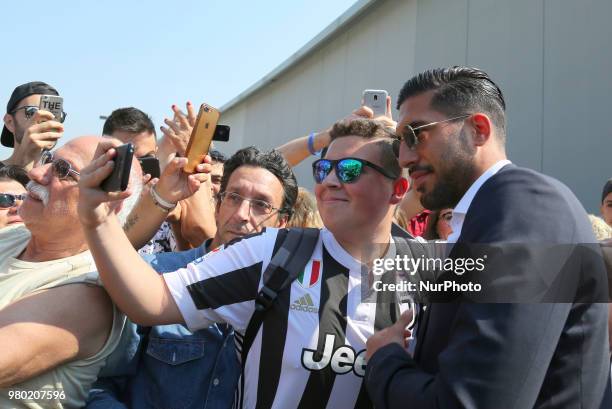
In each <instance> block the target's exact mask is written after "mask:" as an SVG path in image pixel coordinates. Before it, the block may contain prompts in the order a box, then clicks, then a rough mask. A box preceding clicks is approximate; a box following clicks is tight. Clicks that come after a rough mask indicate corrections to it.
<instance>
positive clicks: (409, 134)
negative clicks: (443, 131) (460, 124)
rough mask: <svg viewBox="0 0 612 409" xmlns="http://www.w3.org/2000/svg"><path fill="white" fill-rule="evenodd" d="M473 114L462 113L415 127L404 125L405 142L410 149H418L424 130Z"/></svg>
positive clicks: (403, 136) (403, 137) (403, 135)
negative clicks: (420, 136)
mask: <svg viewBox="0 0 612 409" xmlns="http://www.w3.org/2000/svg"><path fill="white" fill-rule="evenodd" d="M471 115H472V114H468V115H460V116H456V117H453V118H448V119H445V120H443V121H436V122H431V123H428V124H425V125H420V126H416V127H414V128H413V127H412V126H410V125H406V126H405V127H404V133H403V134H402V139H403V140H404V142H406V146H407V147H408V149H410V150H411V151H413V150H415V149H416V146H417V145H418V144H419V135H420V134H421V131H422V130H424V129H427V128H431V127H432V126H436V125H439V124H443V123H446V122H452V121H457V120H459V119H465V118H468V117H470V116H471Z"/></svg>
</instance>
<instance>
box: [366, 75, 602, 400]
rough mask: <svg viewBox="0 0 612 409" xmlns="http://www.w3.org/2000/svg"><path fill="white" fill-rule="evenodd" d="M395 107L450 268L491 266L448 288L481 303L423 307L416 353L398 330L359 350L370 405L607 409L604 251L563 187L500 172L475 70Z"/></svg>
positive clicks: (493, 112)
mask: <svg viewBox="0 0 612 409" xmlns="http://www.w3.org/2000/svg"><path fill="white" fill-rule="evenodd" d="M397 106H398V108H399V120H398V123H397V128H396V132H397V134H398V135H401V136H402V138H403V142H402V144H401V148H400V163H401V165H402V166H403V167H405V168H408V169H409V171H410V176H411V177H412V178H413V182H414V186H415V188H416V189H417V190H418V191H419V192H421V202H422V204H423V206H424V207H425V208H427V209H432V210H442V209H443V208H453V212H452V220H451V227H452V230H453V233H452V234H451V235H450V236H449V238H448V241H449V243H453V246H452V250H451V252H450V255H449V259H450V260H451V261H458V260H461V259H462V258H463V259H464V260H465V258H466V257H469V258H471V259H474V258H476V257H479V256H480V257H484V258H485V259H486V262H485V263H484V265H485V269H484V270H483V274H478V273H477V272H476V273H474V274H467V275H466V276H465V277H463V278H455V280H457V281H459V280H466V281H467V280H468V279H470V280H471V279H475V280H482V281H481V282H482V283H483V292H482V293H479V294H476V293H473V292H472V293H470V292H457V293H454V294H446V297H442V298H438V299H437V300H439V301H440V302H438V303H432V304H431V305H427V306H425V312H424V314H422V315H421V316H420V319H419V321H418V331H417V339H416V350H415V352H414V354H410V353H408V352H407V351H406V349H405V345H404V328H403V327H402V325H397V324H396V325H393V326H391V327H389V328H387V329H385V330H383V331H381V332H379V333H377V334H376V335H375V336H373V337H372V338H370V340H368V357H369V358H368V359H369V361H368V368H367V370H366V376H365V383H366V385H367V390H368V392H369V394H370V396H371V397H372V400H373V401H374V404H375V406H376V407H377V408H403V407H408V406H409V407H411V408H415V409H416V408H419V409H421V408H466V407H469V408H552V407H555V408H556V407H559V408H560V407H563V408H569V407H576V408H577V407H581V408H587V407H588V408H599V407H601V408H609V407H612V401H611V400H610V382H609V375H610V374H609V351H608V345H607V331H606V329H607V313H608V311H607V305H606V304H604V303H606V302H607V301H608V294H607V286H606V271H605V267H604V264H603V261H602V257H601V250H600V249H599V246H598V245H597V244H594V243H596V240H595V237H594V236H593V232H592V231H591V227H590V224H589V222H588V219H587V215H586V212H585V210H584V208H583V207H582V205H581V204H580V202H579V201H578V200H577V198H576V197H575V196H574V194H573V193H572V192H571V191H570V190H569V189H568V188H567V187H566V186H564V185H563V184H562V183H560V182H559V181H557V180H555V179H553V178H550V177H548V176H545V175H542V174H540V173H537V172H535V171H532V170H530V169H525V168H520V167H517V166H515V165H513V164H511V163H510V161H508V160H507V158H506V150H505V141H506V118H505V101H504V98H503V96H502V92H501V90H500V89H499V87H498V86H497V85H496V84H495V83H494V82H493V80H491V78H490V77H489V76H488V75H487V74H486V73H485V72H483V71H481V70H478V69H475V68H469V67H452V68H444V69H433V70H428V71H425V72H422V73H420V74H418V75H416V76H414V77H413V78H411V79H410V80H408V81H407V82H406V84H405V85H404V86H403V88H402V89H401V91H400V94H399V99H398V102H397ZM527 137H530V136H527ZM453 277H457V275H455V274H454V273H453V272H449V274H447V275H444V276H443V278H444V279H449V280H453ZM466 281H461V282H466ZM477 282H478V281H477Z"/></svg>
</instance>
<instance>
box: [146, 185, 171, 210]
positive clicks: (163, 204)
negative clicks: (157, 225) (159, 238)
mask: <svg viewBox="0 0 612 409" xmlns="http://www.w3.org/2000/svg"><path fill="white" fill-rule="evenodd" d="M150 192H151V197H152V198H153V203H155V206H157V207H159V208H160V209H161V210H163V211H164V212H166V213H170V212H171V211H172V210H173V209H174V208H175V207H176V203H170V202H167V201H165V200H164V199H163V198H162V197H161V196H160V195H159V193H157V190H155V186H151V189H150Z"/></svg>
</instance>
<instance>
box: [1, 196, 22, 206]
mask: <svg viewBox="0 0 612 409" xmlns="http://www.w3.org/2000/svg"><path fill="white" fill-rule="evenodd" d="M23 199H25V195H16V194H14V193H0V209H8V208H10V207H13V206H15V204H17V200H23Z"/></svg>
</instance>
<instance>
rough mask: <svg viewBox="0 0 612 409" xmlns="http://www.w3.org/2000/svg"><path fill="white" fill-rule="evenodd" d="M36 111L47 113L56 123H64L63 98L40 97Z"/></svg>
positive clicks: (56, 96) (53, 96)
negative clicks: (40, 110)
mask: <svg viewBox="0 0 612 409" xmlns="http://www.w3.org/2000/svg"><path fill="white" fill-rule="evenodd" d="M38 109H43V110H45V111H49V112H51V113H52V114H53V116H55V120H56V121H57V122H64V98H62V97H60V96H59V95H42V96H41V97H40V105H39V106H38Z"/></svg>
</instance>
